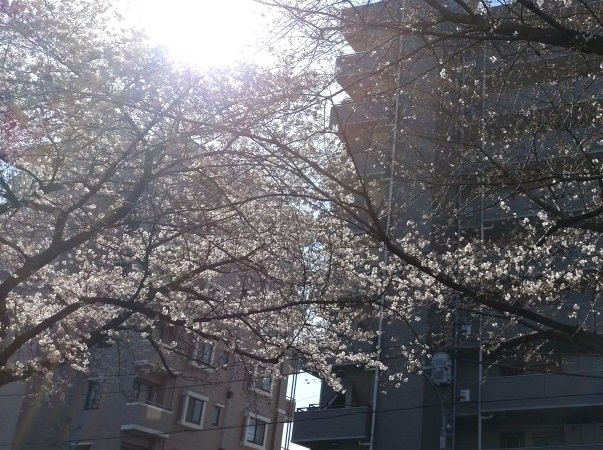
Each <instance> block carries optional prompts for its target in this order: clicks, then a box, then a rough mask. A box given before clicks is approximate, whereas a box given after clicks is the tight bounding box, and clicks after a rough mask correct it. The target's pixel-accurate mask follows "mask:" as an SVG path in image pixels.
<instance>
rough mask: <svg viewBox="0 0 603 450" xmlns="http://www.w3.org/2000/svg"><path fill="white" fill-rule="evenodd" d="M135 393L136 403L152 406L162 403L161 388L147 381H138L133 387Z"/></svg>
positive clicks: (135, 381)
mask: <svg viewBox="0 0 603 450" xmlns="http://www.w3.org/2000/svg"><path fill="white" fill-rule="evenodd" d="M132 390H133V391H134V395H133V397H134V401H135V402H140V403H147V404H151V405H158V404H160V403H161V395H160V394H161V392H160V390H159V386H157V385H156V384H153V383H150V382H148V381H146V380H141V379H136V380H134V385H133V386H132Z"/></svg>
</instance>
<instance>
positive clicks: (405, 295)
mask: <svg viewBox="0 0 603 450" xmlns="http://www.w3.org/2000/svg"><path fill="white" fill-rule="evenodd" d="M262 3H266V4H271V5H273V6H275V7H277V8H280V10H281V11H283V12H284V14H285V19H283V21H282V22H281V24H282V26H283V27H284V28H285V29H287V28H288V29H294V30H296V33H297V35H298V36H303V38H302V39H301V41H300V42H302V44H300V48H303V49H304V53H303V57H304V58H308V59H315V60H317V61H318V60H320V61H325V60H327V59H328V58H329V56H330V58H331V60H332V61H333V62H335V65H334V67H331V70H332V73H334V79H333V82H334V85H335V87H334V88H333V90H334V91H335V92H336V93H335V94H334V96H333V97H331V103H332V104H333V105H334V108H333V110H332V112H331V121H332V123H333V124H334V126H335V128H334V131H335V132H336V133H337V134H338V136H339V138H340V139H341V141H342V143H343V149H342V151H341V152H342V156H341V158H342V160H343V161H347V163H348V164H351V165H352V166H353V167H352V169H351V172H352V175H348V177H347V178H345V177H344V178H343V179H345V180H353V181H350V182H349V184H346V183H342V182H341V180H342V179H339V180H338V181H337V183H338V189H339V190H340V191H341V192H343V193H345V195H342V196H341V197H337V198H334V199H333V203H334V204H336V205H337V207H336V208H333V209H332V210H331V214H333V215H334V216H337V217H338V218H339V219H340V220H342V221H345V220H347V221H348V222H349V223H350V224H351V225H352V227H353V228H354V229H355V230H356V232H357V235H358V236H364V237H365V238H366V241H367V242H370V243H372V244H368V245H369V246H370V245H372V246H373V248H375V249H378V250H377V252H381V255H382V256H381V257H380V258H378V259H380V263H378V264H376V265H374V262H375V261H373V262H372V263H368V264H366V266H365V267H364V273H365V275H366V279H367V283H370V284H372V285H373V286H375V285H376V284H379V283H380V284H381V292H383V293H384V296H383V297H382V300H381V307H382V308H384V311H383V314H384V315H386V316H388V317H391V318H397V319H398V320H401V321H405V322H407V323H409V324H412V323H414V322H415V321H416V320H420V319H421V318H422V317H426V316H425V314H424V312H425V311H427V310H429V311H432V312H433V311H437V312H436V313H435V314H431V313H430V314H429V316H431V317H436V318H437V319H438V320H439V321H440V324H438V326H436V327H434V324H424V325H422V326H418V325H417V326H416V327H414V329H415V330H416V336H415V338H416V339H415V344H417V345H418V346H419V347H420V348H423V349H425V348H427V349H431V350H433V349H437V348H441V347H442V346H444V347H445V346H446V345H450V342H449V341H447V339H449V336H450V335H449V336H448V337H447V336H446V332H445V331H442V330H445V327H444V328H442V327H441V323H442V322H441V319H443V320H450V321H451V322H452V321H458V320H462V319H459V317H463V315H466V317H477V316H480V317H481V319H480V321H481V322H482V325H483V326H482V327H481V328H482V333H483V336H482V342H485V343H487V345H488V347H489V350H491V351H492V352H500V353H501V354H502V353H504V352H505V351H507V350H511V352H512V353H513V354H514V355H521V354H522V352H524V351H525V352H526V354H528V355H529V354H531V353H530V352H532V351H533V350H535V349H545V350H546V351H547V352H548V351H550V350H551V348H552V347H550V343H551V342H556V343H560V342H562V343H565V344H566V345H569V346H570V347H571V346H574V347H573V348H575V347H576V346H577V347H578V348H580V349H582V350H585V351H586V350H590V351H595V352H601V350H602V349H603V347H602V344H603V341H601V338H600V337H599V334H598V328H599V327H600V311H601V308H600V302H601V298H600V292H601V278H600V275H599V269H598V268H599V266H600V252H601V247H600V243H599V240H600V232H601V220H600V216H601V209H600V208H601V206H600V205H601V189H600V187H601V185H600V183H601V169H600V168H601V166H600V163H601V161H600V145H601V144H600V143H601V138H602V136H601V134H600V126H599V122H600V119H601V117H602V115H601V113H602V110H601V102H600V92H601V72H602V69H601V67H602V65H601V62H602V61H601V57H600V54H601V51H602V49H603V47H601V38H602V36H601V33H602V27H601V23H602V22H601V19H602V18H603V12H602V5H603V3H601V2H597V1H595V2H587V1H580V0H576V1H549V2H536V1H530V0H525V1H524V0H518V1H514V2H502V1H496V2H495V1H477V2H466V1H462V0H452V1H439V0H433V1H432V0H417V1H408V2H404V1H402V2H395V1H392V2H377V1H374V2H373V1H368V2H356V1H323V0H308V1H287V0H283V1H280V0H275V1H266V2H262ZM336 83H338V85H339V87H340V88H341V89H340V90H337V89H338V86H337V84H336ZM392 144H393V146H392ZM392 149H393V150H392ZM324 175H325V176H328V174H327V173H324ZM347 258H349V259H352V260H353V259H358V258H357V257H355V256H353V255H351V254H350V255H348V257H347ZM369 274H371V275H370V276H369ZM377 290H378V289H377ZM372 313H373V314H376V311H375V310H373V311H372ZM467 320H469V319H467ZM453 328H454V327H453V324H452V323H451V326H450V328H449V330H452V329H453ZM438 330H440V331H442V333H443V334H442V335H441V336H440V338H441V340H440V341H439V342H438V336H437V334H438ZM449 333H451V332H450V331H449ZM411 340H412V339H411ZM404 344H405V348H404V349H403V351H404V352H406V353H407V354H408V356H409V358H410V362H411V365H412V364H420V360H421V358H422V357H421V356H416V354H415V353H413V352H415V351H416V350H413V349H411V348H410V347H412V346H411V345H410V342H405V343H404Z"/></svg>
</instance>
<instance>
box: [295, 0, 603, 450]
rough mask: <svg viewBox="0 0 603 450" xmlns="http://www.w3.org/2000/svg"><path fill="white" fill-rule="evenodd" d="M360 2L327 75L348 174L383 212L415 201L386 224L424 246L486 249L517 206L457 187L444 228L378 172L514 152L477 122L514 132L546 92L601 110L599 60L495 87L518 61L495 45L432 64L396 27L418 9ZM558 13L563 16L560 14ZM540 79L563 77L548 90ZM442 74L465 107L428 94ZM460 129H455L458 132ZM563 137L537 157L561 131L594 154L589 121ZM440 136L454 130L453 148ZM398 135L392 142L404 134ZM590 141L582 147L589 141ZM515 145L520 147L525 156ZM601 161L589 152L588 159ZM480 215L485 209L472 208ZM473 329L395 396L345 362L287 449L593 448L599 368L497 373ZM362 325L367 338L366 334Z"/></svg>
mask: <svg viewBox="0 0 603 450" xmlns="http://www.w3.org/2000/svg"><path fill="white" fill-rule="evenodd" d="M358 3H359V4H358V5H357V6H353V7H349V8H348V9H345V10H343V11H342V16H341V17H342V19H341V27H342V34H343V36H344V38H345V39H346V41H347V43H348V44H349V47H351V49H352V52H351V53H350V54H347V55H344V56H340V57H339V58H338V59H337V63H336V66H337V75H336V80H337V82H338V83H339V84H340V85H341V86H342V88H343V89H344V90H345V91H346V93H347V95H348V97H349V99H348V100H345V101H344V102H342V103H341V104H339V105H338V106H336V107H335V108H334V109H333V111H332V122H333V124H334V126H336V127H337V130H338V132H339V133H340V136H341V138H342V140H343V141H344V142H345V144H346V146H347V147H348V152H349V153H350V154H351V155H352V157H353V158H354V162H355V164H356V167H357V168H358V170H359V171H360V172H362V174H363V176H364V177H365V178H367V179H369V178H370V179H372V180H380V182H381V183H382V184H383V185H384V186H385V185H389V183H393V186H392V192H393V193H394V198H393V201H394V202H395V201H401V199H404V201H407V202H408V199H409V198H412V199H413V200H412V201H413V202H414V203H413V204H412V206H411V207H409V206H406V207H405V208H404V211H405V214H406V215H405V216H404V217H398V218H397V219H398V222H401V223H402V222H405V221H406V220H419V222H420V223H421V227H423V231H424V233H425V236H428V235H429V233H430V232H431V231H430V230H432V229H433V226H434V222H437V221H438V220H440V221H443V222H446V221H447V220H448V221H449V222H455V221H456V223H455V227H456V230H455V231H456V232H458V233H459V234H461V235H462V234H464V235H467V236H477V237H481V239H482V240H483V239H486V241H487V239H504V236H505V232H507V231H508V230H509V229H510V228H512V227H513V221H514V220H517V219H519V218H529V217H530V216H531V215H534V214H535V209H534V208H532V207H531V205H530V204H529V202H525V201H522V200H517V201H516V202H515V203H512V204H511V206H510V208H507V209H504V208H501V207H499V206H498V202H496V201H492V202H485V201H484V197H485V196H484V195H483V194H482V195H481V196H477V195H472V192H471V191H472V188H471V187H469V183H468V185H466V186H463V183H462V182H459V183H458V185H459V188H458V190H457V191H456V192H455V193H454V196H456V197H457V198H458V203H459V208H460V205H461V204H462V208H463V213H462V214H460V215H459V217H458V220H457V219H455V220H452V221H450V220H449V219H450V217H453V216H454V215H455V214H456V213H455V212H454V211H448V212H447V211H446V210H445V209H444V210H443V211H442V210H437V209H436V207H435V206H434V205H433V202H431V198H430V197H429V196H426V195H421V194H420V193H418V192H413V191H412V189H413V187H409V186H406V185H405V183H404V181H402V180H401V179H400V178H396V177H395V176H393V175H394V174H393V173H391V174H390V173H389V172H388V167H387V161H390V160H394V159H395V160H396V161H397V162H398V163H399V164H412V161H413V158H416V157H418V156H420V157H422V158H425V159H426V160H428V161H429V160H431V161H434V162H435V163H436V165H437V162H438V159H441V158H442V155H445V152H446V151H452V149H453V147H452V146H453V145H463V144H466V143H474V142H479V141H483V142H482V143H486V142H487V145H490V146H492V147H491V148H500V149H501V152H502V151H503V149H504V148H506V144H508V143H509V142H513V143H515V144H514V145H516V146H518V147H519V146H521V145H524V142H525V141H529V139H530V138H531V137H533V136H530V134H529V132H526V133H525V136H521V135H519V136H513V137H512V138H508V137H507V136H503V134H504V132H503V131H502V129H503V128H504V127H497V125H496V124H492V125H491V124H490V123H488V121H487V120H485V119H484V117H485V115H486V114H487V112H490V113H494V114H499V121H498V122H497V123H498V126H499V125H500V123H501V121H504V120H508V121H514V120H519V119H517V117H516V114H517V112H518V111H526V110H530V111H534V114H538V113H541V112H547V111H549V109H550V107H551V103H552V101H551V98H552V97H554V94H551V92H552V91H551V90H549V89H548V86H549V84H548V83H549V82H550V83H551V84H550V86H553V85H554V86H556V89H557V91H556V92H561V93H562V94H564V95H568V96H570V98H572V96H573V99H574V100H575V102H574V104H579V103H580V101H581V99H582V98H593V97H592V96H598V97H597V98H600V93H601V92H602V91H603V84H602V82H601V79H600V77H598V79H594V80H593V79H591V78H589V77H588V73H589V72H590V71H592V70H593V67H599V63H600V61H599V60H597V59H596V58H594V57H593V58H590V57H588V58H585V57H584V56H583V55H576V54H575V53H571V52H569V51H565V50H561V49H558V48H549V49H546V52H545V55H546V57H545V58H543V59H533V60H530V59H529V58H528V59H526V60H521V59H518V62H517V64H523V66H519V65H518V66H515V67H516V69H517V71H516V72H512V71H507V73H506V75H507V78H506V79H505V83H504V84H503V83H501V82H500V73H501V72H502V70H501V69H500V67H501V58H502V60H503V62H504V59H505V58H509V59H511V58H513V57H517V55H516V54H513V53H512V52H510V53H509V54H508V55H507V56H506V55H505V48H506V47H505V46H504V45H502V46H500V47H498V48H497V49H496V51H494V50H493V47H491V46H487V45H484V46H475V45H474V46H471V48H470V49H468V50H463V51H461V50H460V48H459V47H455V44H454V43H448V44H444V45H442V47H440V48H439V49H438V50H437V51H433V52H432V53H429V51H419V49H420V48H421V45H422V43H421V42H420V41H419V40H418V39H417V38H416V37H410V36H408V35H405V36H400V35H399V33H398V28H397V24H398V23H400V21H401V20H402V18H403V16H404V15H405V14H407V13H409V12H413V13H416V12H417V11H421V7H422V6H421V3H422V2H420V1H414V0H383V1H371V2H358ZM449 3H450V4H451V5H452V4H453V3H454V2H449ZM497 3H498V5H499V7H500V14H501V16H502V15H503V14H505V12H504V11H508V9H505V7H506V5H502V6H500V4H501V3H506V2H497ZM589 6H590V7H591V8H595V9H594V10H595V11H598V12H599V13H600V12H601V2H589ZM424 7H425V6H424V5H423V8H424ZM570 12H571V11H570ZM565 13H568V11H561V12H560V14H565ZM419 14H420V12H419ZM432 50H433V49H432ZM415 51H416V52H415ZM400 55H413V56H412V57H408V58H406V57H401V56H400ZM441 61H446V62H445V63H444V64H442V63H441ZM461 63H462V65H463V70H462V71H456V72H454V70H452V69H454V68H455V67H458V65H460V64H461ZM551 68H554V70H555V71H557V73H559V72H558V71H559V70H561V71H562V72H561V73H562V75H563V74H565V76H561V77H558V78H559V79H560V80H559V79H556V80H555V81H551V80H549V79H547V76H549V75H550V73H551V72H550V69H551ZM446 69H448V70H449V72H454V73H455V76H454V77H451V79H448V80H447V81H446V82H447V83H450V84H452V85H454V84H455V83H457V85H458V86H459V89H458V91H457V93H458V95H459V98H460V99H461V100H463V101H457V102H456V104H457V105H460V106H457V109H456V110H455V111H454V114H449V113H446V114H443V112H444V109H445V107H444V106H442V105H443V103H444V102H442V101H441V97H440V98H439V99H438V97H437V96H436V95H432V94H433V93H435V92H436V88H437V87H438V86H441V85H442V83H443V81H442V79H443V78H444V76H443V74H442V72H443V71H444V70H446ZM563 71H565V72H563ZM509 80H511V81H509ZM466 83H472V84H473V85H478V86H479V89H477V90H475V91H474V92H473V96H472V97H467V98H462V95H464V94H462V89H460V86H461V85H462V84H466ZM482 83H483V84H482ZM560 83H561V84H560ZM559 86H561V88H559ZM475 92H477V94H475ZM557 95H559V94H557ZM547 108H549V109H547ZM505 117H506V119H505ZM458 118H460V119H459V120H458V121H457V122H455V120H457V119H458ZM461 119H462V121H463V124H464V125H463V126H462V127H461V126H458V122H460V120H461ZM571 127H572V128H571V130H569V131H568V126H567V125H566V124H565V125H563V126H561V125H560V126H558V128H555V126H551V127H549V128H548V130H547V132H546V133H544V134H543V135H542V136H541V143H539V144H538V145H541V148H542V149H545V148H552V149H556V148H560V147H561V145H562V144H563V142H564V139H567V135H566V134H564V133H571V134H573V135H576V136H579V137H580V139H582V138H584V140H585V141H588V142H594V143H596V142H601V141H600V137H597V136H598V134H597V133H599V130H598V129H594V128H593V126H592V123H591V124H590V125H589V124H584V123H580V121H577V122H576V123H573V124H572V125H571ZM562 128H563V129H562ZM595 128H596V127H595ZM451 129H453V130H455V134H454V135H452V136H451V132H450V130H451ZM400 130H404V133H403V135H402V133H401V131H400ZM459 130H461V131H459ZM590 135H592V136H593V138H592V139H590V138H589V139H590V140H587V137H588V136H590ZM450 137H452V139H451V138H450ZM507 139H512V141H510V140H507ZM446 141H452V143H451V144H447V143H446ZM525 145H526V148H530V147H529V146H530V145H531V144H525ZM600 150H601V149H600V146H597V145H594V144H593V145H591V146H590V147H589V148H588V150H587V151H589V152H599V151H600ZM542 151H543V152H545V153H546V150H542ZM554 151H555V150H553V152H554ZM392 152H393V154H392ZM549 157H550V158H555V157H556V155H555V154H550V155H549ZM473 173H475V171H474V172H473ZM467 176H468V177H470V176H471V173H469V174H468V175H467ZM459 180H462V178H459ZM473 194H475V193H473ZM503 194H504V193H503V192H502V188H501V192H500V193H497V192H490V193H489V194H488V195H489V196H490V197H491V198H494V199H495V200H496V198H497V196H500V197H503V196H504V195H503ZM486 203H487V204H488V205H490V206H487V207H486V206H484V205H485V204H486ZM407 205H408V204H407ZM424 216H428V217H429V219H425V218H424ZM446 216H447V217H446ZM394 233H395V228H394ZM432 236H434V235H432ZM435 236H436V237H432V242H431V245H432V246H437V245H438V242H437V236H438V235H437V233H436V234H435ZM433 239H435V240H436V241H434V240H433ZM581 302H582V303H588V299H586V298H585V297H584V296H583V295H581V294H576V295H574V296H573V297H572V298H571V299H568V303H571V304H581ZM560 309H563V308H561V307H560ZM424 314H425V318H426V319H427V320H424V321H423V323H429V312H427V311H426V312H425V313H424ZM579 320H581V321H582V322H584V323H587V322H588V323H592V327H593V329H595V330H596V327H597V325H600V324H599V322H600V319H599V313H598V312H597V311H594V310H593V309H592V308H591V309H589V308H583V309H582V310H581V312H580V318H579ZM480 325H481V323H480V321H479V319H478V318H477V317H475V316H471V315H470V314H463V313H459V314H457V315H456V316H455V317H454V320H453V323H452V325H451V326H450V327H449V328H446V329H443V330H440V331H441V332H442V333H443V334H444V335H445V338H444V339H442V340H441V341H440V342H439V344H437V345H434V347H435V350H436V351H437V350H438V347H437V346H438V345H439V350H440V351H439V352H437V353H436V354H435V355H434V357H433V359H432V360H430V361H426V363H427V365H428V366H430V367H431V368H430V369H425V370H424V372H423V374H416V375H410V376H409V379H408V382H406V383H402V384H401V385H400V386H399V387H394V383H393V382H392V381H390V380H389V379H388V374H387V373H385V374H383V373H379V372H376V371H375V370H367V369H365V368H363V367H359V366H358V365H356V364H349V365H347V364H341V365H338V366H337V367H336V370H337V373H338V374H339V375H340V377H341V380H342V383H343V386H344V388H345V392H343V393H340V392H334V391H333V390H332V389H330V388H329V387H328V386H327V385H323V386H322V390H321V394H320V400H319V404H317V405H314V406H310V407H308V408H304V409H302V410H299V411H297V412H296V413H295V419H294V428H293V437H292V441H293V442H294V443H296V444H299V445H303V446H305V447H308V448H310V449H311V450H321V449H342V450H343V449H345V450H361V449H366V448H369V449H371V450H389V449H405V450H406V449H408V450H419V449H425V450H427V449H437V448H439V449H441V450H444V449H446V450H452V449H456V450H468V449H479V450H481V449H492V450H493V449H506V448H543V447H544V448H553V449H555V450H566V449H567V450H570V449H573V450H578V449H579V450H601V449H603V357H601V356H600V355H596V354H592V353H589V352H588V351H586V350H584V349H583V350H581V351H578V350H577V349H575V348H569V347H568V348H563V347H556V348H554V349H553V348H552V347H547V348H543V352H545V353H546V352H550V351H551V350H555V351H554V354H555V356H554V358H553V359H554V361H553V362H552V361H551V360H550V359H547V360H546V361H544V360H541V361H536V360H535V361H533V362H530V361H528V362H525V361H523V360H521V359H520V358H517V359H514V358H513V357H508V358H506V359H505V360H504V361H502V362H501V360H496V361H494V360H489V359H488V356H487V355H485V354H484V353H483V351H482V348H481V344H480V339H479V338H480ZM372 326H373V327H376V326H377V324H376V322H375V323H373V324H372ZM422 330H423V331H424V330H425V328H423V329H422ZM415 331H416V330H415ZM381 332H382V334H381V336H382V337H381V339H382V340H383V341H384V342H385V341H388V340H389V339H390V338H392V337H393V338H398V342H403V341H404V340H405V339H407V338H410V337H411V334H410V331H409V330H408V328H406V327H405V326H403V325H401V324H397V323H395V322H390V323H386V324H384V325H383V328H382V329H381ZM380 358H381V359H382V360H384V361H386V363H387V365H388V366H389V367H390V368H391V370H393V371H395V370H396V368H397V366H396V364H399V366H398V367H401V366H402V365H403V362H402V361H400V362H399V363H397V362H396V358H399V355H398V354H397V353H396V352H395V351H394V350H393V349H392V350H391V351H390V350H388V349H387V348H384V349H383V350H382V353H381V356H380ZM551 371H552V372H555V373H550V372H551Z"/></svg>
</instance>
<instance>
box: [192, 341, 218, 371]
mask: <svg viewBox="0 0 603 450" xmlns="http://www.w3.org/2000/svg"><path fill="white" fill-rule="evenodd" d="M191 358H192V359H193V362H195V363H198V364H202V365H204V366H208V367H210V366H211V364H212V362H213V359H214V343H213V342H207V341H202V340H201V338H200V337H199V336H195V341H194V343H193V351H192V354H191Z"/></svg>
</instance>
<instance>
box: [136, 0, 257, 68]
mask: <svg viewBox="0 0 603 450" xmlns="http://www.w3.org/2000/svg"><path fill="white" fill-rule="evenodd" d="M128 16H130V17H131V20H132V21H133V23H134V24H135V25H136V26H138V27H140V28H142V29H143V30H144V31H145V32H146V34H147V35H148V37H149V39H150V40H151V42H153V43H154V44H157V45H160V46H162V47H165V48H166V49H167V50H168V51H169V52H170V53H171V54H172V56H173V57H174V58H176V59H177V60H180V61H183V62H186V63H189V64H192V65H198V66H216V65H226V64H232V63H234V62H235V61H238V60H247V61H250V60H251V61H257V60H258V59H259V58H262V51H261V49H260V48H259V44H258V41H259V39H260V37H262V36H264V37H265V36H266V29H267V22H268V21H267V20H266V18H265V16H262V15H261V13H260V8H259V5H258V4H257V3H256V2H254V1H253V0H169V1H165V0H132V3H131V11H130V13H128Z"/></svg>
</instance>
